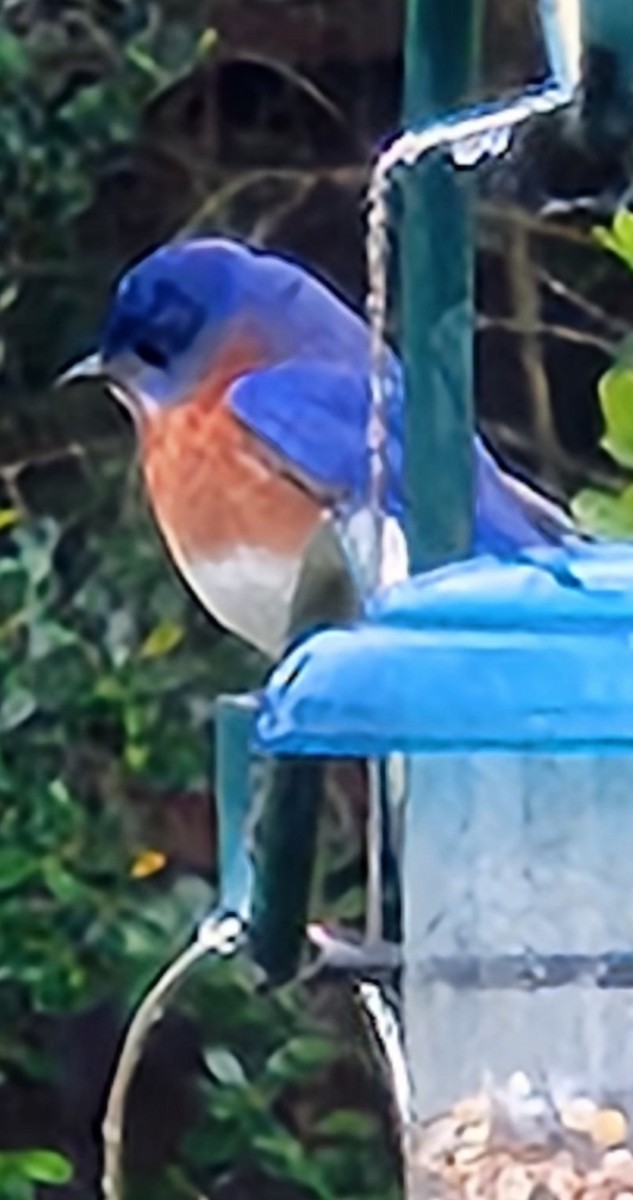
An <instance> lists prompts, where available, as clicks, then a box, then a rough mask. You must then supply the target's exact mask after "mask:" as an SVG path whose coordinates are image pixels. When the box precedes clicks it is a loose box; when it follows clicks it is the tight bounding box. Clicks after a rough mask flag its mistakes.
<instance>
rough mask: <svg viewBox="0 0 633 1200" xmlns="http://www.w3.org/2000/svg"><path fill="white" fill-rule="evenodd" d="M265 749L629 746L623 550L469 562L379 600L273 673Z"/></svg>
mask: <svg viewBox="0 0 633 1200" xmlns="http://www.w3.org/2000/svg"><path fill="white" fill-rule="evenodd" d="M256 736H257V743H258V747H259V748H260V749H261V750H263V751H264V752H266V753H269V754H276V755H284V754H293V755H323V756H334V757H336V756H342V757H354V756H362V757H370V756H376V757H382V756H384V755H386V754H389V753H391V752H394V751H405V752H409V753H414V752H416V751H419V752H426V753H428V752H430V751H439V750H460V749H476V748H478V747H479V748H484V747H500V748H508V749H510V748H519V747H522V746H523V747H536V748H542V749H543V750H546V749H552V748H554V747H555V746H557V745H558V746H560V747H565V748H567V749H572V748H577V749H581V750H585V751H586V750H590V749H591V748H592V747H594V748H598V747H600V748H602V750H603V751H604V750H606V749H608V748H609V747H613V748H618V749H620V750H621V749H622V746H623V743H627V744H628V745H630V747H631V750H633V547H631V546H628V547H627V546H626V545H619V544H611V545H592V544H587V545H586V546H585V545H580V546H577V547H574V548H573V549H572V548H570V549H565V550H564V551H561V550H558V549H557V550H547V551H537V552H534V553H530V554H526V555H525V556H524V557H522V558H521V559H520V560H515V561H514V562H501V561H499V560H497V559H494V558H490V557H482V558H477V559H472V560H469V561H467V562H463V563H458V564H455V565H452V566H450V567H447V568H444V569H442V570H439V571H435V572H431V573H429V574H426V575H423V576H419V577H417V578H414V579H411V580H409V581H407V582H406V583H404V584H401V585H399V586H398V587H396V588H393V589H391V590H389V591H388V592H386V593H383V594H382V595H381V596H379V597H378V598H377V599H376V600H375V601H374V602H373V604H372V607H371V611H370V612H369V613H368V614H367V617H366V619H365V620H363V621H362V622H361V623H359V624H356V625H354V626H350V627H347V628H332V629H329V630H326V631H324V632H319V633H316V634H314V635H312V636H311V637H308V638H307V639H306V640H305V641H303V642H302V643H301V644H300V645H298V646H297V647H296V648H295V649H293V650H292V651H291V652H290V653H289V654H288V655H287V657H286V658H285V659H284V660H283V661H282V663H281V664H280V665H279V666H278V667H277V669H276V670H275V671H274V672H273V675H272V677H271V680H270V683H269V685H268V687H267V689H266V691H265V692H264V695H263V699H262V708H261V712H260V715H259V719H258V723H257V734H256Z"/></svg>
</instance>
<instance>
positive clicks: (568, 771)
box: [105, 0, 633, 1200]
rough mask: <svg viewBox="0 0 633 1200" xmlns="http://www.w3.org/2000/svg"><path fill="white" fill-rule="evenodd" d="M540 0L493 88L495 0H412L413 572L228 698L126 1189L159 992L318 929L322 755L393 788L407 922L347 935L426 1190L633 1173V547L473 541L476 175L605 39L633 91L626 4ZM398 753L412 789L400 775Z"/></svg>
mask: <svg viewBox="0 0 633 1200" xmlns="http://www.w3.org/2000/svg"><path fill="white" fill-rule="evenodd" d="M540 11H541V13H542V17H543V28H544V32H545V35H546V42H547V45H548V49H549V54H550V61H551V64H552V78H551V79H550V80H548V81H547V82H546V83H544V84H543V85H541V86H539V87H535V88H529V89H528V90H527V91H526V92H525V93H521V94H519V95H517V96H515V97H511V98H509V99H504V100H503V101H500V102H497V101H492V102H490V103H482V102H481V97H480V95H479V94H478V93H479V91H480V88H479V86H478V79H477V64H478V38H479V35H478V28H479V18H480V14H481V8H480V4H479V3H478V2H477V0H445V2H444V3H438V2H437V0H409V4H408V24H407V44H406V74H407V83H406V93H407V95H406V106H405V108H406V113H405V115H406V129H405V131H404V132H403V133H402V135H400V136H399V137H397V138H395V139H394V141H393V143H392V144H391V145H390V146H389V147H388V148H387V150H386V151H385V153H384V155H382V156H381V158H380V159H379V161H378V163H377V165H376V169H375V172H374V176H373V180H372V188H371V193H370V236H369V267H370V277H371V294H370V304H369V312H370V318H371V321H372V329H373V347H374V379H373V417H374V422H373V425H372V430H371V431H370V449H371V454H372V461H373V465H374V470H373V471H372V481H373V484H372V487H373V492H372V497H371V500H372V507H373V510H374V515H375V518H376V524H377V528H378V532H379V526H380V483H381V462H380V460H381V449H382V444H381V437H380V423H381V415H382V404H383V399H384V397H383V380H382V377H381V365H382V363H381V352H382V347H383V339H384V332H385V323H386V318H387V307H388V296H387V283H386V280H387V259H388V254H387V250H388V244H389V236H388V235H389V233H390V227H391V223H392V218H393V208H392V205H391V201H392V198H393V189H397V190H398V193H399V195H400V196H401V198H402V203H401V205H400V206H399V215H400V216H401V220H402V225H401V228H400V229H399V231H398V233H399V237H398V243H399V248H400V249H399V255H400V281H401V305H400V317H401V334H402V337H401V350H402V356H403V360H404V364H405V372H406V381H407V415H406V422H407V470H408V492H409V501H410V516H409V531H408V532H409V540H410V546H411V554H412V564H413V568H414V576H413V578H411V579H410V580H409V581H407V582H405V583H402V584H401V585H398V586H397V587H395V588H392V589H390V590H388V591H378V592H377V594H376V596H375V598H374V599H373V601H372V602H371V603H370V605H369V606H368V609H367V612H366V614H365V616H364V618H363V620H362V621H360V622H357V623H355V624H354V625H351V626H348V627H345V628H344V627H340V628H336V627H332V628H329V629H326V630H324V631H323V630H322V631H320V632H318V633H315V634H313V635H311V636H307V637H306V638H304V639H303V640H302V641H300V642H299V644H298V645H296V647H295V648H294V649H293V650H291V651H290V652H289V654H288V655H287V656H286V657H285V659H284V660H283V661H282V663H281V664H280V665H279V666H278V667H277V669H276V670H275V671H274V672H273V675H272V677H271V679H270V681H269V684H268V686H267V688H266V689H265V691H264V693H263V694H262V695H261V696H256V697H225V698H222V699H221V700H220V701H219V702H218V707H217V714H216V718H217V719H216V733H217V755H216V759H217V772H218V774H217V792H218V796H219V801H220V807H221V814H220V816H221V821H220V824H221V859H222V862H221V867H222V881H221V889H220V898H219V903H218V908H217V910H216V911H215V912H214V913H213V914H212V915H211V916H210V917H209V918H208V920H207V921H205V922H204V923H203V924H202V926H201V927H200V929H199V931H198V935H197V938H196V940H195V942H194V944H193V945H192V946H191V947H190V948H189V950H188V951H187V953H186V954H185V956H183V959H182V961H181V962H180V963H179V964H176V966H175V968H172V969H171V971H170V972H168V974H167V976H166V977H165V978H164V979H163V980H162V981H159V983H158V984H157V985H156V987H155V988H154V989H153V992H152V993H151V994H150V996H149V997H148V998H147V1000H146V1001H145V1002H144V1004H143V1006H142V1007H141V1009H140V1010H139V1013H138V1014H137V1016H136V1017H135V1018H134V1021H133V1023H132V1026H131V1028H130V1032H129V1035H128V1039H127V1041H126V1046H125V1047H124V1051H123V1055H122V1059H121V1063H120V1064H119V1068H118V1070H117V1073H116V1076H115V1080H114V1085H113V1089H112V1094H111V1097H110V1103H109V1106H108V1116H107V1119H106V1126H105V1142H106V1155H105V1158H106V1168H105V1192H106V1195H107V1196H108V1197H109V1198H111V1200H119V1197H120V1196H121V1195H122V1194H123V1193H122V1189H121V1172H120V1144H121V1124H122V1110H123V1100H124V1098H125V1094H126V1091H127V1088H128V1085H129V1081H130V1078H131V1075H132V1074H133V1071H134V1068H135V1065H136V1061H137V1059H138V1054H139V1053H140V1049H141V1047H142V1044H143V1041H144V1038H145V1036H146V1034H147V1032H148V1030H149V1028H150V1027H151V1025H152V1022H153V1020H154V1019H155V1016H156V1012H157V1010H158V1009H162V1007H163V1006H164V1004H165V1001H166V999H167V998H168V997H169V995H170V993H171V991H172V990H173V988H174V987H175V986H176V985H177V983H178V982H179V980H180V979H181V978H182V975H183V972H184V971H186V970H187V969H188V967H189V966H190V965H191V964H192V963H194V962H197V961H198V960H199V959H200V958H202V957H204V956H205V955H207V954H215V955H220V956H221V955H227V954H230V953H233V952H234V950H235V948H236V947H237V946H238V945H242V944H244V942H245V940H246V941H247V942H249V941H250V945H251V947H254V950H255V954H256V956H257V957H258V959H259V960H260V961H262V960H264V962H263V965H264V966H265V967H267V968H268V967H269V966H270V958H271V948H272V955H273V958H274V953H275V951H276V950H278V949H279V948H280V947H281V948H282V949H283V945H284V940H285V939H286V938H287V937H288V931H289V928H290V929H291V933H292V936H293V938H294V939H295V941H296V937H297V935H300V934H301V933H302V923H303V921H304V915H305V890H306V880H307V879H308V878H309V875H310V870H311V865H312V858H313V853H314V830H315V822H316V815H317V810H318V801H319V788H318V786H317V785H316V783H315V775H314V772H313V766H314V764H318V763H322V762H323V760H328V759H335V758H341V757H345V758H363V759H367V760H369V761H370V763H371V764H372V771H373V778H374V780H378V781H379V784H380V786H378V787H377V789H376V790H377V792H380V795H379V799H380V800H381V801H384V804H383V805H382V807H380V806H379V807H376V804H375V803H374V804H373V805H372V812H371V819H370V825H371V828H370V831H369V833H370V843H371V844H370V855H369V860H370V865H371V864H372V863H373V864H374V873H373V875H372V876H371V878H370V883H371V885H372V887H373V888H374V889H375V891H377V893H378V898H379V899H380V894H381V891H382V889H383V887H384V883H385V880H384V877H382V876H381V871H383V870H384V868H385V864H387V863H388V864H389V869H393V863H394V861H395V862H397V864H398V875H399V883H400V889H401V895H402V922H401V928H399V929H397V930H394V928H393V922H392V923H391V924H390V925H389V926H388V925H387V923H386V921H385V920H384V919H382V920H379V921H378V925H376V923H374V924H373V926H372V929H371V937H370V939H369V942H368V944H367V945H366V946H365V947H364V948H362V951H361V952H357V950H358V948H354V947H349V948H348V953H347V956H346V954H345V948H344V947H343V949H341V947H337V948H336V952H337V954H338V961H339V962H341V963H343V965H344V966H345V968H346V970H347V973H348V974H350V975H351V976H353V978H354V982H355V985H356V987H357V991H358V995H359V998H360V1000H361V1002H362V1004H363V1005H364V1007H365V1009H366V1011H367V1013H368V1015H369V1016H370V1018H371V1020H372V1022H373V1024H374V1028H375V1031H376V1035H377V1038H378V1041H379V1043H380V1045H381V1047H382V1051H383V1054H384V1056H385V1059H386V1061H387V1063H388V1065H389V1069H390V1073H391V1080H392V1084H393V1091H394V1099H395V1102H396V1107H397V1111H398V1113H399V1116H400V1120H401V1126H402V1136H403V1148H404V1152H405V1159H406V1185H407V1195H408V1196H409V1198H410V1200H431V1198H438V1200H439V1198H442V1200H443V1198H444V1197H446V1198H447V1200H448V1198H450V1200H462V1197H464V1200H479V1198H480V1197H481V1200H487V1198H488V1197H489V1196H490V1197H492V1196H493V1195H494V1196H495V1198H496V1200H530V1198H532V1200H539V1198H540V1200H552V1197H553V1198H554V1200H572V1198H574V1200H575V1198H576V1197H584V1196H587V1198H588V1200H612V1198H613V1200H615V1198H616V1197H623V1196H624V1195H626V1196H627V1200H628V1197H629V1196H630V1195H631V1194H633V1156H632V1154H631V1146H632V1145H633V1142H632V1140H631V1122H632V1121H633V899H632V896H633V883H632V880H633V868H632V867H631V861H632V851H633V806H632V805H631V802H630V801H631V793H632V792H633V551H631V550H628V551H627V549H626V548H624V547H617V546H613V547H608V546H601V547H594V546H590V545H588V546H585V547H582V546H578V547H576V548H575V549H571V548H570V550H569V552H568V551H567V550H565V551H560V550H556V551H555V550H550V551H540V552H536V551H535V552H533V553H526V554H525V555H523V556H522V557H521V559H520V560H517V561H515V562H505V563H500V562H498V561H496V560H494V559H492V558H471V557H469V552H470V549H471V537H472V511H471V509H472V490H473V489H472V463H471V439H472V433H473V405H472V391H473V388H472V336H473V310H472V274H473V256H474V247H473V236H472V229H471V196H470V182H469V179H470V175H471V174H472V168H474V167H476V165H477V164H478V163H479V162H480V161H482V160H483V159H484V158H486V157H490V156H491V155H492V156H497V155H501V154H503V153H504V152H505V150H506V149H507V147H508V145H509V142H510V140H511V138H512V134H513V130H514V129H515V127H516V126H517V125H519V124H521V123H522V122H525V121H527V120H529V119H530V117H531V116H532V115H533V114H544V113H547V112H554V111H556V110H557V109H559V108H561V107H563V106H565V105H569V104H571V103H572V101H573V99H574V96H575V89H576V85H577V84H578V81H579V71H580V60H581V44H580V37H581V32H582V37H583V46H584V58H585V61H586V62H592V63H594V64H595V63H596V62H598V61H601V62H602V63H603V64H604V63H605V62H608V63H609V64H610V68H609V71H605V72H603V75H602V76H601V78H603V79H604V78H607V79H608V86H606V85H605V92H604V95H605V96H607V97H608V98H609V103H610V105H611V107H609V104H608V103H606V101H605V105H604V108H603V112H606V111H609V112H611V113H613V111H614V107H615V109H617V108H618V105H619V101H620V100H621V101H622V111H623V112H624V111H625V108H626V100H627V96H629V94H630V88H629V80H630V79H631V78H633V72H631V71H630V70H629V63H630V57H629V56H630V54H631V51H632V48H633V9H631V8H630V7H629V0H543V2H542V5H541V9H540ZM616 97H617V98H618V99H617V102H616V100H615V99H614V98H616ZM473 98H475V99H476V101H477V103H476V104H474V106H471V105H473ZM376 429H377V430H378V435H377V436H376ZM379 545H380V541H379V537H377V546H378V548H379ZM422 569H424V570H425V571H426V573H425V574H420V573H419V572H420V571H421V570H422ZM267 759H268V760H275V761H277V762H278V763H280V764H281V765H282V766H281V774H280V776H279V777H278V784H277V788H276V795H275V803H274V805H273V808H272V810H271V811H272V813H273V817H272V818H271V817H270V814H269V819H268V821H267V823H266V822H265V826H266V827H265V829H264V839H263V846H262V854H261V855H260V856H259V857H258V859H257V870H256V871H254V870H253V859H252V855H251V846H250V841H249V836H248V831H249V826H250V823H251V821H252V815H253V814H252V808H253V805H252V788H251V787H250V784H249V780H250V776H251V773H252V770H253V765H254V762H255V761H256V760H257V762H258V763H259V766H260V767H261V765H262V764H265V762H266V760H267ZM394 759H395V760H397V761H399V762H400V764H404V767H405V770H404V772H400V775H401V777H402V776H403V777H404V779H405V781H406V787H405V792H406V795H405V802H404V809H403V807H402V794H401V793H400V792H396V791H395V790H394V789H393V788H392V787H391V786H389V783H388V779H389V771H388V770H384V769H383V768H384V767H385V765H387V766H388V765H389V764H392V763H393V762H394ZM279 779H281V785H279ZM374 799H375V797H374ZM282 810H283V811H282ZM280 863H285V864H286V867H285V868H284V870H282V871H280V870H279V864H280ZM376 864H377V868H376ZM370 890H371V889H370ZM375 901H376V895H375V894H374V895H372V894H370V897H369V903H370V905H371V904H373V905H375ZM380 916H381V917H382V918H384V911H382V910H381V913H380ZM321 949H322V951H323V953H324V954H325V955H326V957H327V953H329V951H328V947H327V946H325V947H324V946H323V944H322V945H321ZM330 950H331V947H330ZM266 960H267V961H266ZM273 974H274V972H273ZM385 979H386V980H388V983H389V987H385V986H384V981H385ZM394 984H395V986H393V985H394Z"/></svg>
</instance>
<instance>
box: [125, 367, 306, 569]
mask: <svg viewBox="0 0 633 1200" xmlns="http://www.w3.org/2000/svg"><path fill="white" fill-rule="evenodd" d="M249 365H255V364H250V363H249ZM245 369H248V368H246V367H245V365H244V364H243V360H242V362H240V363H239V367H238V364H237V363H235V362H231V363H230V364H224V368H223V369H222V370H218V371H215V372H214V373H213V375H212V376H211V377H210V378H209V379H207V380H206V381H205V383H204V385H203V386H202V387H200V389H199V390H198V391H197V392H196V393H195V394H194V395H193V396H191V398H190V399H189V400H187V401H185V402H183V403H182V404H178V405H174V406H173V407H171V408H170V407H167V408H165V409H164V410H163V411H161V412H159V413H158V414H156V415H154V416H152V417H151V418H150V419H149V420H148V422H147V424H146V426H145V429H144V431H143V434H142V458H143V467H144V473H145V479H146V484H147V487H148V491H149V494H150V498H151V501H152V505H153V507H154V511H155V513H156V517H157V520H158V522H159V524H160V526H161V528H162V530H163V533H164V535H165V537H166V539H167V542H168V543H169V544H170V545H171V546H172V548H173V550H174V553H175V554H176V555H179V554H180V555H185V556H186V557H187V558H191V557H205V558H216V559H217V558H221V557H223V556H225V555H226V554H227V553H229V552H230V551H231V550H232V549H233V548H234V547H235V546H237V545H243V546H255V547H265V548H266V549H269V550H271V551H275V552H277V553H279V554H284V555H292V556H294V555H296V554H300V553H301V552H302V551H303V549H304V548H305V546H306V544H307V542H308V540H309V538H310V536H311V534H312V533H313V531H314V529H315V527H316V524H317V522H318V520H319V517H320V509H319V506H318V504H317V502H316V501H315V500H314V499H313V498H312V497H310V496H309V495H308V494H307V493H306V492H304V491H303V490H302V489H301V488H300V487H299V486H297V485H296V484H295V483H293V482H292V480H290V479H287V478H285V477H284V476H282V475H280V474H279V473H278V472H277V471H276V470H275V469H274V466H273V464H272V463H271V462H270V461H268V460H267V458H266V456H265V454H264V453H263V452H262V449H261V447H260V446H259V444H258V442H257V440H256V439H255V438H254V437H253V436H252V435H251V434H250V433H249V432H248V430H246V429H244V428H243V427H242V426H240V424H239V423H238V422H237V421H236V420H235V419H234V417H233V416H232V414H231V413H230V411H229V409H228V408H227V406H226V404H225V402H224V400H223V397H224V395H225V390H226V387H227V386H228V385H229V384H230V382H231V381H232V379H234V378H236V377H237V376H238V375H239V374H242V372H243V371H244V370H245Z"/></svg>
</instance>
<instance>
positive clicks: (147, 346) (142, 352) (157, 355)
mask: <svg viewBox="0 0 633 1200" xmlns="http://www.w3.org/2000/svg"><path fill="white" fill-rule="evenodd" d="M134 353H135V354H136V355H137V357H138V358H140V359H141V361H142V362H144V363H147V365H148V367H157V368H158V370H159V371H163V370H165V368H166V366H167V355H166V354H165V352H164V351H163V350H161V348H160V346H157V345H156V343H155V342H147V341H140V342H136V344H135V346H134Z"/></svg>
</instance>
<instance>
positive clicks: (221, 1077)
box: [204, 1046, 248, 1087]
mask: <svg viewBox="0 0 633 1200" xmlns="http://www.w3.org/2000/svg"><path fill="white" fill-rule="evenodd" d="M204 1061H205V1063H206V1066H207V1070H208V1071H209V1073H210V1074H211V1075H213V1078H214V1079H215V1080H217V1082H218V1083H222V1084H224V1085H225V1086H228V1087H245V1086H246V1084H247V1082H248V1081H247V1079H246V1075H245V1074H244V1069H243V1067H242V1064H241V1062H240V1061H239V1059H237V1058H236V1057H235V1055H234V1054H232V1053H231V1051H230V1050H226V1049H225V1048H224V1047H223V1046H213V1047H212V1048H211V1049H210V1050H205V1052H204Z"/></svg>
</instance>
